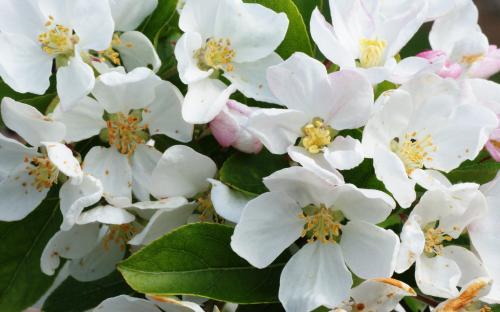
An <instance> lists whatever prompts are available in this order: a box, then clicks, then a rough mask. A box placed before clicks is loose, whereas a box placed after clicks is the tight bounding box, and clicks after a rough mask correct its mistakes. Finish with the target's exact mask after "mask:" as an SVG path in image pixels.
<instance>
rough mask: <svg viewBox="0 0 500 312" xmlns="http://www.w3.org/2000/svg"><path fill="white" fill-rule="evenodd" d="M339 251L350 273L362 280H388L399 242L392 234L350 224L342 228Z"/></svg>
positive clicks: (357, 224)
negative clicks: (379, 278) (382, 278)
mask: <svg viewBox="0 0 500 312" xmlns="http://www.w3.org/2000/svg"><path fill="white" fill-rule="evenodd" d="M340 247H341V248H342V252H343V254H344V257H345V261H346V263H347V265H348V266H349V268H350V269H351V271H352V272H353V273H354V274H356V275H357V276H359V277H361V278H363V279H368V278H376V277H391V276H392V274H393V273H394V269H395V267H396V258H397V254H398V252H399V238H398V236H397V235H396V234H395V233H394V232H393V231H392V230H384V229H383V228H380V227H378V226H376V225H373V224H370V223H367V222H364V221H350V222H349V223H347V225H345V226H343V227H342V238H341V240H340Z"/></svg>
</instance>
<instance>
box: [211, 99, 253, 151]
mask: <svg viewBox="0 0 500 312" xmlns="http://www.w3.org/2000/svg"><path fill="white" fill-rule="evenodd" d="M255 110H257V108H252V107H248V106H246V105H244V104H241V103H239V102H236V101H234V100H229V101H227V105H226V107H224V108H223V109H222V111H221V112H220V113H219V115H217V116H216V117H215V118H214V119H213V120H212V121H211V122H210V124H209V127H210V130H211V132H212V135H213V136H214V138H215V139H216V140H217V142H219V144H220V145H221V146H223V147H229V146H233V147H234V148H236V149H237V150H240V151H242V152H245V153H253V154H257V153H259V152H260V151H261V150H262V143H261V142H260V141H259V139H258V138H256V137H255V136H254V135H253V134H252V133H250V131H249V130H248V129H247V127H246V126H247V123H248V118H249V117H250V115H251V114H252V112H254V111H255Z"/></svg>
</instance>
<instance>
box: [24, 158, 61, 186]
mask: <svg viewBox="0 0 500 312" xmlns="http://www.w3.org/2000/svg"><path fill="white" fill-rule="evenodd" d="M24 162H25V163H26V170H27V171H28V174H29V175H30V176H32V177H33V178H34V181H33V183H32V184H31V185H32V186H33V187H35V189H36V190H37V191H39V192H41V191H42V190H43V189H49V188H51V187H52V185H53V184H54V183H56V181H57V177H58V176H59V170H58V169H57V167H56V166H54V165H53V164H52V162H51V161H50V160H49V158H48V157H46V156H42V157H37V156H33V157H32V158H31V159H30V158H29V157H25V158H24Z"/></svg>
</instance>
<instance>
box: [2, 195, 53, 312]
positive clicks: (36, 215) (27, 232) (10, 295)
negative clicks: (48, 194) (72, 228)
mask: <svg viewBox="0 0 500 312" xmlns="http://www.w3.org/2000/svg"><path fill="white" fill-rule="evenodd" d="M61 221H62V218H61V216H60V213H59V205H58V201H57V200H46V201H45V202H43V203H42V205H41V206H40V207H38V208H37V209H36V210H35V211H34V212H32V213H31V214H30V215H29V216H28V217H26V218H25V219H23V220H21V221H17V222H1V223H0V240H1V241H2V243H1V244H0V263H1V264H2V265H1V266H0V311H2V312H11V311H12V312H19V311H22V310H23V309H25V308H27V307H29V306H30V305H32V304H34V303H35V302H36V301H37V300H38V298H40V297H41V296H42V295H43V294H44V293H45V291H47V289H48V288H49V287H50V285H51V284H52V281H53V280H54V276H48V275H45V274H43V273H42V272H41V270H40V256H41V254H42V251H43V249H44V248H45V245H46V244H47V242H48V241H49V239H50V238H51V237H52V236H53V235H54V233H55V232H57V231H58V230H59V226H60V224H61Z"/></svg>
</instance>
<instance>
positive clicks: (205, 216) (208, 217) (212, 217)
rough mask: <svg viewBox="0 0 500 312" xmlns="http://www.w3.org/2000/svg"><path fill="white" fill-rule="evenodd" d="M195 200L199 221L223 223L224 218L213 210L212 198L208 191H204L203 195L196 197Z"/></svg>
mask: <svg viewBox="0 0 500 312" xmlns="http://www.w3.org/2000/svg"><path fill="white" fill-rule="evenodd" d="M196 202H197V203H198V207H197V211H198V212H199V213H200V216H199V219H200V222H214V223H220V224H223V223H224V222H225V220H224V218H222V217H221V216H219V215H218V214H217V212H216V211H215V208H214V205H213V203H212V199H211V197H210V192H207V193H204V194H203V195H201V196H200V197H198V199H196Z"/></svg>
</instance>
